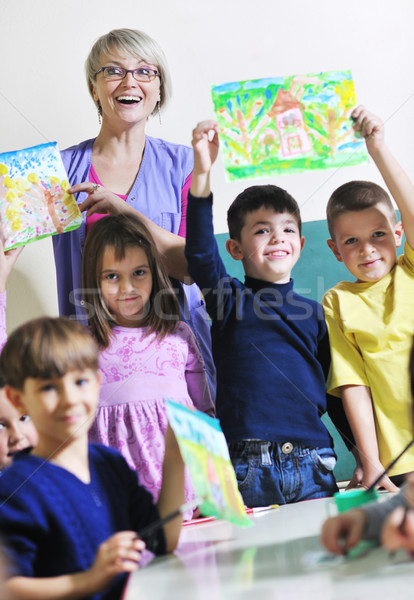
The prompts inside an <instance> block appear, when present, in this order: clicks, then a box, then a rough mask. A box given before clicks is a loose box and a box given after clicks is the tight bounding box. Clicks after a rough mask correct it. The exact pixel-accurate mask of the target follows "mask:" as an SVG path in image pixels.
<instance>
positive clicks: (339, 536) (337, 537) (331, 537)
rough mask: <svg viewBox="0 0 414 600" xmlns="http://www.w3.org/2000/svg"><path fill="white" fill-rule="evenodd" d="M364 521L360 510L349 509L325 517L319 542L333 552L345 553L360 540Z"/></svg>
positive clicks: (363, 514)
mask: <svg viewBox="0 0 414 600" xmlns="http://www.w3.org/2000/svg"><path fill="white" fill-rule="evenodd" d="M365 523H366V515H365V513H364V512H363V511H361V510H350V511H347V512H345V513H342V514H340V515H338V516H336V517H331V518H330V519H327V520H326V521H325V523H324V524H323V526H322V533H321V542H322V544H323V545H324V546H325V548H326V549H327V550H329V551H330V552H334V553H335V554H346V553H347V551H348V550H349V549H350V548H352V547H353V546H356V544H357V543H358V542H359V541H360V539H361V537H362V534H363V531H364V527H365Z"/></svg>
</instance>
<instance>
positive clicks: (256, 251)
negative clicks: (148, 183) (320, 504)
mask: <svg viewBox="0 0 414 600" xmlns="http://www.w3.org/2000/svg"><path fill="white" fill-rule="evenodd" d="M212 134H214V135H212ZM192 143H193V148H194V171H193V179H192V185H191V193H190V195H189V201H188V210H187V239H186V257H187V260H188V267H189V273H190V275H191V276H192V277H193V279H194V280H195V281H196V283H197V284H198V285H199V287H200V288H201V289H202V291H203V294H204V297H205V301H206V305H207V311H208V313H209V315H210V317H211V319H212V341H213V356H214V360H215V363H216V369H217V404H216V407H217V416H218V418H219V419H220V422H221V426H222V428H223V431H224V434H225V436H226V438H227V442H228V444H229V450H230V455H231V459H232V462H233V466H234V468H235V472H236V476H237V480H238V484H239V489H240V492H241V493H242V496H243V499H244V502H245V504H246V505H247V506H264V505H268V504H274V503H278V504H286V503H289V502H297V501H299V500H307V499H310V498H319V497H324V496H330V495H332V494H333V493H334V492H336V491H337V486H336V482H335V478H334V476H333V472H332V471H333V468H334V465H335V462H336V457H335V453H334V450H333V444H332V439H331V437H330V435H329V433H328V431H327V429H326V428H325V426H324V424H323V422H322V421H321V418H320V417H321V415H322V414H323V413H325V411H326V408H327V406H326V403H327V400H326V394H325V376H326V374H327V371H328V368H329V361H330V354H329V342H328V335H327V331H326V325H325V321H324V318H323V312H322V309H321V307H320V305H319V304H318V303H317V302H315V301H313V300H309V299H307V298H304V297H302V296H299V295H298V294H296V293H295V292H294V290H293V280H292V279H291V277H290V274H291V271H292V268H293V267H294V265H295V264H296V262H297V260H298V259H299V256H300V252H301V249H302V247H303V244H304V238H303V237H302V235H301V220H300V212H299V207H298V205H297V203H296V201H295V200H294V199H293V198H292V197H291V196H290V195H289V194H288V193H287V192H286V191H285V190H282V189H280V188H278V187H276V186H253V187H250V188H248V189H246V190H245V191H244V192H242V193H241V194H240V195H239V196H238V197H237V198H236V200H235V201H234V202H233V204H232V205H231V207H230V209H229V211H228V224H229V230H230V239H229V240H228V241H227V244H226V247H227V250H228V252H229V253H230V255H231V256H232V257H233V258H234V259H235V260H241V261H242V263H243V267H244V270H245V273H246V278H245V283H242V282H240V281H239V280H237V279H235V278H232V277H230V276H229V275H228V273H227V272H226V270H225V267H224V264H223V262H222V260H221V259H220V256H219V252H218V248H217V245H216V242H215V238H214V231H213V223H212V194H211V192H210V182H209V177H210V170H211V166H212V164H213V163H214V161H215V159H216V157H217V153H218V128H217V124H216V123H215V122H214V121H204V122H202V123H199V124H198V125H197V127H196V128H195V129H194V131H193V141H192Z"/></svg>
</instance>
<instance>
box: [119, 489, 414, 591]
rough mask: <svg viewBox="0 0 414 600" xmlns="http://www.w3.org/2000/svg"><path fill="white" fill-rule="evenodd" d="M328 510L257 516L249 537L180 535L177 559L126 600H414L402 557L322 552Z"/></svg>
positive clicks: (220, 531)
mask: <svg viewBox="0 0 414 600" xmlns="http://www.w3.org/2000/svg"><path fill="white" fill-rule="evenodd" d="M328 503H330V506H332V500H331V499H329V500H327V499H320V500H310V501H307V502H300V503H298V504H288V505H285V506H281V507H280V508H277V509H273V510H271V511H268V512H262V513H258V514H255V515H253V516H252V521H253V526H252V527H250V528H247V529H241V528H238V527H235V526H233V525H231V524H230V523H227V522H224V521H213V522H210V523H203V524H201V523H200V524H196V525H190V526H187V527H183V529H182V533H181V537H180V543H179V546H178V548H177V550H176V551H175V553H174V554H172V555H169V556H163V557H159V558H156V559H154V560H153V561H152V562H150V563H149V564H148V565H147V566H146V567H144V568H142V569H140V570H138V571H136V572H135V573H133V574H132V575H131V576H130V578H129V582H128V585H127V589H126V592H125V596H124V600H159V599H160V600H161V599H163V600H165V599H168V600H169V599H170V598H171V599H175V598H177V599H178V598H179V599H180V600H233V599H234V600H235V599H237V600H244V599H249V600H251V599H253V598H255V596H257V600H259V599H260V600H296V599H302V598H304V599H306V600H312V599H317V600H333V599H335V600H359V599H361V600H370V599H371V598H393V597H394V598H396V599H397V598H398V599H402V598H404V599H405V598H407V599H408V598H410V599H411V598H413V597H414V562H413V561H412V560H411V559H410V558H409V557H408V555H407V554H406V553H405V552H404V551H399V552H398V553H397V554H396V555H395V556H394V557H390V556H389V554H388V552H386V551H385V550H384V549H382V548H374V549H371V550H370V551H369V552H367V553H366V554H365V555H363V556H360V557H358V558H354V559H346V558H343V557H334V556H333V555H329V554H327V553H326V552H325V551H324V550H323V548H322V546H321V544H320V542H319V532H320V529H321V525H322V523H323V521H324V520H325V518H326V517H327V512H328V509H329V506H328ZM332 508H334V507H333V506H332Z"/></svg>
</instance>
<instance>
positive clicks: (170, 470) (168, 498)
mask: <svg viewBox="0 0 414 600" xmlns="http://www.w3.org/2000/svg"><path fill="white" fill-rule="evenodd" d="M184 500H185V494H184V462H183V459H182V457H181V453H180V449H179V447H178V443H177V440H176V439H175V435H174V433H173V430H172V429H171V427H170V425H168V429H167V433H166V434H165V456H164V463H163V468H162V484H161V492H160V496H159V498H158V503H157V507H158V512H159V513H160V517H161V518H163V517H165V516H167V515H168V514H170V513H172V512H174V511H175V510H177V509H178V508H179V507H180V506H181V505H182V504H184ZM181 523H182V517H177V518H176V519H173V520H172V521H170V522H169V523H166V524H165V525H164V534H165V541H166V546H167V552H172V551H173V550H174V548H175V547H176V546H177V543H178V538H179V537H180V531H181Z"/></svg>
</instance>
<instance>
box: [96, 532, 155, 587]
mask: <svg viewBox="0 0 414 600" xmlns="http://www.w3.org/2000/svg"><path fill="white" fill-rule="evenodd" d="M144 549H145V543H144V542H143V541H142V540H140V539H139V538H138V537H137V534H136V532H135V531H119V532H118V533H115V534H114V535H112V536H111V537H110V538H108V539H107V540H105V542H103V543H102V544H101V545H100V546H99V548H98V551H97V553H96V556H95V561H94V563H93V565H92V567H91V568H90V569H89V571H88V573H89V575H90V578H91V580H92V581H91V587H93V588H94V592H98V591H100V590H102V589H104V588H105V587H106V586H107V585H109V584H110V583H111V581H112V579H113V578H114V577H115V576H116V575H119V573H124V572H125V571H127V572H132V571H135V570H136V569H137V568H138V564H139V562H140V560H141V553H142V551H143V550H144Z"/></svg>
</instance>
